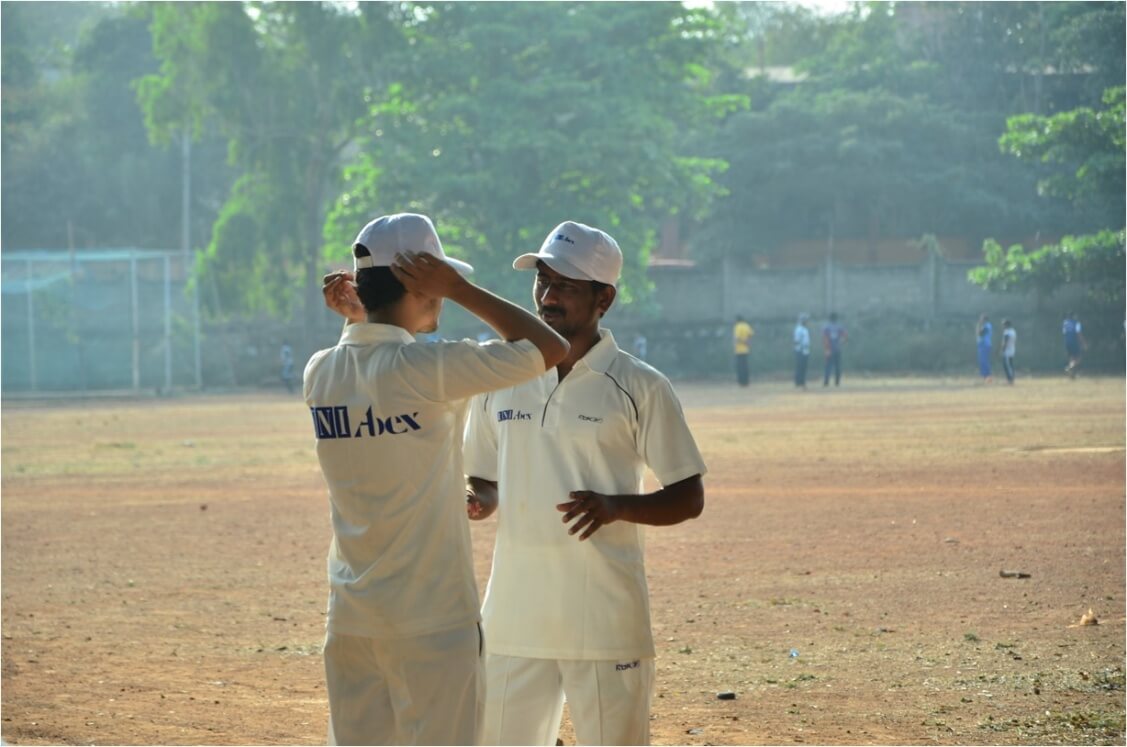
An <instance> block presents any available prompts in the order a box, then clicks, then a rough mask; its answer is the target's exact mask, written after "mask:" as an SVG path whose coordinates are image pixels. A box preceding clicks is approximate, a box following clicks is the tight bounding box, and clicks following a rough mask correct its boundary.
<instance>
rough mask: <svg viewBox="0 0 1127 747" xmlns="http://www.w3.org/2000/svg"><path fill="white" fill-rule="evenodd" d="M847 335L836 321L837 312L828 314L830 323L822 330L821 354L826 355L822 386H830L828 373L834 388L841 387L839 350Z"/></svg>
mask: <svg viewBox="0 0 1127 747" xmlns="http://www.w3.org/2000/svg"><path fill="white" fill-rule="evenodd" d="M848 337H849V335H848V334H847V333H846V331H845V327H844V326H843V325H842V324H840V323H839V322H838V321H837V312H836V311H831V312H830V321H829V323H828V324H826V326H825V327H823V328H822V352H823V353H825V355H826V375H825V378H823V380H822V386H829V385H830V373H831V372H832V373H833V375H834V386H841V349H842V347H844V345H845V341H846V339H847V338H848Z"/></svg>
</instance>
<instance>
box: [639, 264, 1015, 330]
mask: <svg viewBox="0 0 1127 747" xmlns="http://www.w3.org/2000/svg"><path fill="white" fill-rule="evenodd" d="M979 264H980V263H977V262H966V261H946V260H943V259H941V258H938V257H935V256H931V257H929V258H928V259H926V260H925V261H923V262H921V263H919V264H917V265H868V266H861V265H846V264H841V263H836V262H833V261H830V260H827V261H826V262H824V263H822V264H821V265H820V266H817V267H810V268H801V269H756V268H754V267H751V266H749V265H745V264H741V263H737V262H735V261H732V260H727V261H724V262H721V263H718V264H715V265H708V264H703V263H702V264H700V265H698V266H696V267H693V268H683V267H677V268H670V267H652V268H650V271H649V278H650V280H651V281H653V283H654V290H655V296H654V297H655V300H656V301H657V304H658V306H659V307H660V309H661V312H660V313H661V316H663V317H664V318H666V319H670V320H676V321H679V322H697V321H699V322H707V321H715V320H727V319H731V318H733V317H734V316H735V315H736V314H743V315H744V316H746V317H748V318H759V319H781V318H789V317H792V316H794V315H795V314H796V313H797V312H799V311H806V312H808V313H810V314H813V315H815V316H819V317H821V316H825V315H826V314H828V313H829V312H830V311H838V312H839V313H842V314H847V315H849V316H857V315H868V314H880V313H889V312H893V313H896V314H900V315H903V316H906V317H909V318H914V319H935V318H938V317H944V316H951V315H958V316H967V315H974V316H977V315H978V314H979V313H981V312H983V311H985V312H986V313H988V314H991V315H1004V314H1011V315H1021V314H1030V313H1032V312H1033V311H1034V310H1035V308H1036V305H1037V303H1036V298H1035V297H1034V295H1033V294H1015V293H991V292H988V291H985V290H983V289H982V288H980V287H978V286H976V285H974V284H973V283H971V282H970V281H969V280H968V279H967V271H968V270H970V269H972V268H974V267H977V266H979Z"/></svg>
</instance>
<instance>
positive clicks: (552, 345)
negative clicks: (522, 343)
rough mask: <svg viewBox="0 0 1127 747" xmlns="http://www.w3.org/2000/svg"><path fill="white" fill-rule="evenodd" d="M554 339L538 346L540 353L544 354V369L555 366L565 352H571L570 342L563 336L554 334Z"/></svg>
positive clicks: (561, 360) (564, 355)
mask: <svg viewBox="0 0 1127 747" xmlns="http://www.w3.org/2000/svg"><path fill="white" fill-rule="evenodd" d="M555 338H556V339H554V340H552V341H551V342H549V343H548V344H546V345H544V347H542V348H540V354H541V355H543V356H544V370H545V371H547V370H548V369H551V368H555V367H556V366H558V365H559V364H560V363H562V362H563V359H564V358H566V357H567V354H568V353H570V352H571V344H570V343H568V341H567V340H565V339H564V338H562V337H560V336H558V335H556V336H555Z"/></svg>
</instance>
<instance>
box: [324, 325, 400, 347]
mask: <svg viewBox="0 0 1127 747" xmlns="http://www.w3.org/2000/svg"><path fill="white" fill-rule="evenodd" d="M377 342H415V338H414V336H413V335H412V334H411V333H410V332H408V331H407V330H405V329H403V328H402V327H396V326H395V325H394V324H375V323H373V322H356V323H355V324H349V325H346V326H345V328H344V331H343V332H341V335H340V344H341V345H373V344H375V343H377Z"/></svg>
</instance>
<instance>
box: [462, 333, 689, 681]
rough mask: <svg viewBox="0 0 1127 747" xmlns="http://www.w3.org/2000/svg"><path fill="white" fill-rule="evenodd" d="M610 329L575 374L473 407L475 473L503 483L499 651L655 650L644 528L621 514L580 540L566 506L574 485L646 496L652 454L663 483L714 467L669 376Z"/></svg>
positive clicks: (490, 609)
mask: <svg viewBox="0 0 1127 747" xmlns="http://www.w3.org/2000/svg"><path fill="white" fill-rule="evenodd" d="M599 333H600V335H601V339H600V341H599V342H598V343H597V344H596V345H595V346H594V347H593V348H591V350H589V351H588V352H587V355H585V356H584V357H583V358H582V359H581V360H580V361H579V362H578V363H577V364H576V365H575V367H574V368H573V369H572V370H571V372H570V373H569V374H568V375H567V376H566V377H565V378H564V379H563V381H560V380H559V375H558V373H557V372H556V369H555V368H552V369H550V370H549V371H547V372H546V373H545V374H544V375H543V376H540V377H539V378H536V379H533V380H532V381H528V382H525V383H524V384H520V385H518V386H516V387H513V388H510V389H505V390H502V391H499V392H493V393H491V394H488V395H482V396H479V397H477V398H475V399H474V401H473V404H472V405H471V412H470V419H469V422H468V424H467V427H466V452H465V453H466V472H467V474H469V475H473V476H476V477H481V478H485V479H487V480H496V481H497V482H498V483H499V498H500V507H499V509H498V517H499V523H498V526H497V544H496V548H495V549H494V553H493V571H492V574H491V575H490V578H489V586H488V588H487V589H486V592H485V605H484V608H483V610H482V615H483V622H484V627H485V634H486V639H487V640H488V641H489V650H490V652H491V653H496V654H504V655H507V656H523V657H529V658H544V659H592V660H597V659H602V660H608V659H634V658H649V657H653V655H654V645H653V635H652V633H651V631H650V612H649V591H648V589H647V587H646V571H645V565H644V551H643V549H644V548H643V541H642V539H643V536H642V527H641V526H640V525H638V524H633V523H630V522H625V521H618V522H615V523H613V524H609V525H607V526H604V527H602V528H601V529H599V530H598V531H597V532H595V534H593V535H591V537H590V538H589V539H587V540H584V541H582V542H580V541H579V539H578V537H577V536H576V535H569V534H568V533H567V528H568V525H567V524H564V523H563V521H562V519H563V514H562V513H561V512H560V511H559V510H557V509H556V504H558V503H563V502H565V501H566V500H568V493H569V492H570V491H572V490H594V491H597V492H600V493H608V494H619V493H630V494H637V493H641V492H642V487H643V485H642V479H643V475H644V471H645V467H646V466H647V465H648V466H649V467H650V469H652V470H653V472H654V474H655V475H656V476H657V478H658V480H660V481H661V483H662V484H663V485H669V484H672V483H675V482H678V481H680V480H684V479H686V478H688V477H692V476H693V475H697V474H700V475H703V474H704V473H705V472H706V468H705V465H704V461H703V460H702V459H701V456H700V452H699V451H698V450H697V446H696V443H695V441H694V440H693V437H692V434H691V433H690V432H689V428H688V425H687V424H686V423H685V418H684V414H683V413H682V411H681V404H680V402H678V400H677V397H676V395H675V394H674V393H673V387H672V385H671V384H670V383H669V380H668V379H666V378H665V376H664V375H662V374H661V373H660V372H659V371H657V370H656V369H654V368H652V367H651V366H649V365H647V364H646V363H644V362H642V361H640V360H638V359H637V358H634V357H633V356H631V355H629V354H627V353H624V352H622V351H621V350H619V348H618V346H617V345H616V344H615V342H614V338H613V337H612V336H611V333H610V332H609V331H607V330H605V329H601V330H599Z"/></svg>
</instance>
